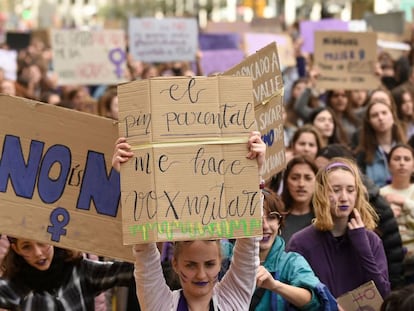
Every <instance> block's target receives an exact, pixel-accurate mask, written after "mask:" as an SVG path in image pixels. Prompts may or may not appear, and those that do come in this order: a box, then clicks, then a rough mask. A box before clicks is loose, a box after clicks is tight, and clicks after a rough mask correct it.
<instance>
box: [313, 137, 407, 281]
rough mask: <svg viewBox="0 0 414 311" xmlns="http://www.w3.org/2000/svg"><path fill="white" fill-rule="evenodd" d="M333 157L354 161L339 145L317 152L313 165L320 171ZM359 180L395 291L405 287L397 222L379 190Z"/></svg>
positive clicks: (364, 180) (346, 149)
mask: <svg viewBox="0 0 414 311" xmlns="http://www.w3.org/2000/svg"><path fill="white" fill-rule="evenodd" d="M335 157H344V158H347V159H350V160H353V161H354V160H355V158H354V156H353V154H352V152H351V150H349V148H347V147H345V146H343V145H340V144H332V145H329V146H326V147H324V148H322V149H321V150H320V151H319V153H318V155H317V156H316V159H315V164H316V165H317V166H318V168H320V169H321V168H323V167H325V166H326V165H327V164H328V163H329V161H330V160H331V159H332V158H335ZM361 179H362V182H363V183H364V186H365V188H366V189H367V192H368V199H369V203H370V204H371V206H372V207H373V208H374V209H375V211H376V212H377V215H378V217H379V220H378V223H377V227H376V228H375V232H376V233H377V234H378V236H379V237H380V238H381V241H382V244H383V246H384V251H385V255H386V256H387V263H388V275H389V280H390V283H391V288H392V289H396V288H399V287H402V286H404V285H405V281H404V271H403V259H404V250H403V245H402V241H401V236H400V232H399V230H398V225H397V221H396V219H395V217H394V215H393V213H392V210H391V207H390V204H389V203H388V202H387V201H386V200H385V198H384V197H383V196H382V195H381V194H380V188H379V187H377V186H376V185H375V184H374V183H373V182H372V180H370V179H369V178H368V177H367V176H365V175H363V174H361Z"/></svg>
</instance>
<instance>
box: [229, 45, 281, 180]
mask: <svg viewBox="0 0 414 311" xmlns="http://www.w3.org/2000/svg"><path fill="white" fill-rule="evenodd" d="M224 74H225V75H233V76H251V77H252V79H253V99H254V105H255V115H256V122H257V124H258V128H259V131H260V133H261V134H262V139H263V140H264V142H265V143H266V145H267V150H266V164H265V167H264V170H263V173H262V175H263V178H264V179H269V178H270V177H272V176H273V175H274V174H276V173H278V172H279V171H281V170H282V169H283V168H284V167H285V165H286V158H285V144H284V134H283V115H282V114H283V79H282V72H281V70H280V63H279V56H278V51H277V47H276V43H275V42H273V43H270V44H268V45H267V46H265V47H264V48H262V49H261V50H259V51H257V52H256V53H255V54H253V55H251V56H249V57H247V58H246V59H245V60H244V61H243V62H241V63H240V64H238V65H236V66H235V67H233V68H231V69H229V70H227V71H226V72H225V73H224Z"/></svg>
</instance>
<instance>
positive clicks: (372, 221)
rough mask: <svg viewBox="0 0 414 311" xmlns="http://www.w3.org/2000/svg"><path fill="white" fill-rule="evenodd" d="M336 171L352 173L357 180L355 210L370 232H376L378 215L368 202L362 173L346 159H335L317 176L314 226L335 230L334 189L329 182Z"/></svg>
mask: <svg viewBox="0 0 414 311" xmlns="http://www.w3.org/2000/svg"><path fill="white" fill-rule="evenodd" d="M335 170H344V171H347V172H350V173H351V174H352V175H353V176H354V178H355V190H356V193H357V195H356V200H355V206H354V209H356V210H358V212H359V213H360V215H361V220H362V221H363V223H364V224H365V227H366V228H367V229H368V230H374V229H375V228H376V226H377V222H378V215H377V213H376V212H375V210H374V208H373V207H372V206H371V204H370V203H369V202H368V193H367V190H366V188H365V186H364V184H363V182H362V180H361V176H360V172H359V170H358V167H357V165H356V164H355V162H354V161H352V160H350V159H346V158H340V157H335V158H332V159H331V160H330V161H329V163H328V164H327V165H326V166H325V167H324V168H321V169H320V170H319V172H318V174H316V183H315V193H314V194H313V199H312V203H313V208H314V212H315V221H314V225H315V227H316V228H317V229H318V230H321V231H329V230H332V229H333V225H334V223H333V219H332V214H331V208H330V206H331V202H330V200H329V194H330V192H332V187H331V185H330V184H329V182H328V176H329V174H330V173H331V172H333V171H335Z"/></svg>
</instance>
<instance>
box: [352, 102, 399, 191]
mask: <svg viewBox="0 0 414 311" xmlns="http://www.w3.org/2000/svg"><path fill="white" fill-rule="evenodd" d="M405 141H406V138H405V133H404V131H403V129H402V128H401V125H400V123H399V121H398V118H397V115H396V113H395V111H394V109H393V108H392V106H390V105H389V104H388V103H385V102H383V101H380V100H376V101H372V102H370V103H369V104H368V107H367V110H366V111H365V116H364V120H363V124H362V131H361V133H360V139H359V146H358V147H357V148H356V159H357V163H358V166H359V167H360V169H361V170H362V172H363V173H364V174H366V175H367V176H368V178H370V179H371V180H372V181H373V182H374V183H375V184H376V185H377V186H378V187H382V186H384V185H386V184H387V183H388V181H389V180H390V178H391V175H390V173H389V170H388V164H387V154H388V153H389V152H390V150H391V148H392V146H394V145H395V144H397V143H404V142H405Z"/></svg>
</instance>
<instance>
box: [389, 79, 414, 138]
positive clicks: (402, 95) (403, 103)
mask: <svg viewBox="0 0 414 311" xmlns="http://www.w3.org/2000/svg"><path fill="white" fill-rule="evenodd" d="M391 95H392V97H393V98H394V101H395V105H396V107H397V116H398V118H399V120H400V121H401V125H402V127H403V129H404V131H405V134H406V137H407V138H410V137H411V136H412V135H413V134H414V92H413V90H412V88H409V87H408V86H407V85H405V84H403V85H400V86H397V87H396V88H394V89H393V90H392V91H391Z"/></svg>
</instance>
